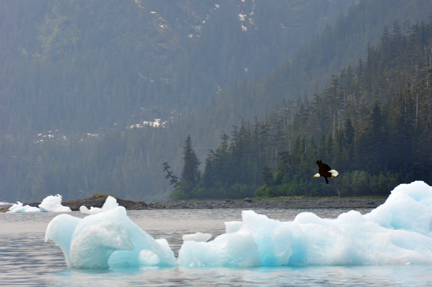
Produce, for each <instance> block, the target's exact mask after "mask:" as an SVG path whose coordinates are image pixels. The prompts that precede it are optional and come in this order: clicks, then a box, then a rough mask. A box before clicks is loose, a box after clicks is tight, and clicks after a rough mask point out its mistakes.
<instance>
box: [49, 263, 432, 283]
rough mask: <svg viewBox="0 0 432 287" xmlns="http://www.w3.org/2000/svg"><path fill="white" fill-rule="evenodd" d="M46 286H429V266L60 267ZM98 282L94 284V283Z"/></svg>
mask: <svg viewBox="0 0 432 287" xmlns="http://www.w3.org/2000/svg"><path fill="white" fill-rule="evenodd" d="M47 275H48V276H46V278H45V279H46V283H47V286H60V285H61V286H83V285H85V284H87V283H90V284H89V285H88V286H94V285H103V286H118V284H121V285H122V286H144V285H146V286H431V284H432V267H431V266H394V267H376V266H370V267H364V266H362V267H338V266H335V267H332V266H326V267H318V266H316V267H257V268H229V269H228V268H199V269H188V268H161V267H145V268H137V269H111V270H105V271H100V270H98V271H94V270H93V271H92V270H90V271H89V270H85V271H84V270H63V271H60V272H55V273H51V274H47ZM96 282H97V284H93V283H96Z"/></svg>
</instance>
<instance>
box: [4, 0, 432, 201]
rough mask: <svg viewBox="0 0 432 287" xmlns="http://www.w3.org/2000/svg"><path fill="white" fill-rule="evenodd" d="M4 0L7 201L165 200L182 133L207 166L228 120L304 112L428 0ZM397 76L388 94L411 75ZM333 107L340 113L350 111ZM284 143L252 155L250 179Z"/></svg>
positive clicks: (428, 6)
mask: <svg viewBox="0 0 432 287" xmlns="http://www.w3.org/2000/svg"><path fill="white" fill-rule="evenodd" d="M0 5H1V7H0V8H1V9H0V14H1V15H0V37H1V39H2V41H1V42H0V45H1V49H0V75H1V77H0V199H2V200H9V201H13V200H17V199H19V200H33V199H40V198H43V197H44V196H46V195H48V194H56V193H60V194H62V195H63V196H64V198H65V199H69V198H76V197H85V196H88V195H91V194H93V193H110V194H115V195H118V196H120V197H123V198H128V199H144V200H162V199H167V198H168V196H169V194H170V191H171V188H170V186H169V182H167V181H166V180H165V179H164V174H163V173H162V168H163V167H162V163H163V162H169V163H170V165H171V166H172V169H173V171H174V173H176V174H178V175H180V173H181V168H182V156H183V148H182V145H183V142H184V140H185V138H186V137H187V135H188V134H190V135H191V139H192V141H193V145H194V148H195V151H196V152H197V156H198V158H199V160H200V161H202V165H201V168H202V170H201V172H202V173H203V174H204V173H205V172H204V161H205V159H206V154H207V152H208V149H211V148H213V149H215V150H216V147H217V145H218V142H219V140H218V139H219V137H221V135H223V134H224V132H225V133H228V134H229V136H230V137H231V139H230V140H232V139H234V138H235V137H232V136H231V134H230V133H231V131H232V126H233V125H237V126H238V128H237V133H240V132H242V131H243V130H244V129H247V128H246V127H247V126H248V125H249V123H252V126H254V125H263V121H265V120H266V118H268V117H269V115H270V114H271V113H270V112H269V111H270V110H272V109H273V108H274V106H275V105H278V107H279V108H278V109H280V107H281V106H282V105H285V106H286V107H288V108H285V109H286V110H288V111H289V112H288V113H289V115H290V117H292V118H294V115H295V113H296V112H299V111H300V108H301V104H303V109H306V110H308V111H309V108H310V107H309V106H307V104H308V103H311V102H312V101H313V99H314V97H315V95H316V94H321V93H324V92H323V90H322V89H323V87H325V83H326V82H328V81H329V80H330V77H331V75H332V74H336V73H338V71H339V70H340V69H341V68H342V67H348V65H349V64H351V65H352V67H354V66H356V65H358V61H359V57H360V56H363V61H364V62H365V61H367V59H366V58H365V56H366V55H367V54H370V51H369V53H368V43H369V46H370V47H374V46H375V44H376V43H378V41H379V40H380V37H381V35H382V32H383V29H384V25H385V24H387V25H389V27H390V29H389V30H390V31H391V33H393V30H392V28H393V27H392V25H393V22H394V21H395V20H396V19H397V20H398V21H399V22H398V23H399V27H400V30H401V35H402V34H403V35H404V33H407V32H410V31H411V30H410V29H411V26H410V24H409V22H411V23H416V21H417V20H420V19H426V18H427V16H428V15H429V14H430V11H432V3H430V2H429V1H424V0H416V1H409V3H407V1H402V0H400V1H399V0H395V1H390V0H383V1H371V0H362V1H358V4H357V2H356V1H354V2H352V1H348V0H339V1H330V0H329V1H321V0H307V1H306V0H305V1H289V2H288V1H282V0H279V1H278V0H272V1H259V0H255V1H249V0H245V1H241V0H239V1H237V0H226V1H198V0H197V1H185V2H183V1H176V2H173V1H160V0H154V1H141V0H136V1H119V0H118V1H116V0H112V1H97V0H92V1H62V2H58V1H52V0H41V1H16V0H10V1H2V2H1V3H0ZM408 21H409V22H408ZM299 46H300V49H298V47H299ZM297 49H298V50H297ZM371 49H372V48H371ZM275 67H277V68H276V69H273V68H275ZM272 69H273V70H272ZM351 69H354V68H351ZM347 71H348V70H347ZM392 73H394V74H395V75H399V74H400V73H399V72H398V71H397V70H395V71H394V72H392ZM404 75H405V74H404ZM395 77H396V76H395ZM336 78H337V77H335V78H333V79H336ZM393 80H394V81H393ZM386 81H387V79H386ZM392 81H393V82H392V87H391V88H389V89H390V90H391V92H389V91H390V90H389V91H388V92H389V94H388V98H390V97H392V96H393V94H392V92H394V91H397V90H398V88H399V87H401V86H403V85H404V83H405V81H406V79H405V78H404V77H396V78H395V79H392ZM373 88H375V87H373ZM371 89H372V88H371ZM362 93H363V92H362ZM370 93H371V94H376V93H375V92H372V91H371V92H370ZM299 98H303V101H297V99H299ZM360 98H362V99H363V98H364V99H365V101H368V102H374V101H375V99H371V98H369V94H368V95H364V96H362V97H360ZM369 104H370V103H369ZM369 106H370V105H369ZM356 107H361V108H363V106H361V105H358V106H356ZM339 109H340V107H338V110H339ZM355 113H359V110H353V118H352V120H353V121H357V120H358V118H354V117H357V115H356V114H355ZM266 114H267V116H266ZM337 116H338V118H337V121H338V124H339V125H341V124H340V123H341V122H343V120H344V119H345V114H343V115H340V116H339V114H338V115H337ZM254 117H256V120H253V119H254ZM305 117H309V115H308V116H306V115H305ZM157 118H159V119H161V120H160V121H159V122H157V124H149V123H152V122H154V121H155V119H157ZM303 122H306V121H303ZM287 124H288V123H287ZM132 125H133V127H134V128H131V126H132ZM158 125H159V126H158ZM155 126H158V127H155ZM288 126H290V127H291V126H292V124H291V123H290V124H288ZM249 128H250V127H249ZM302 129H306V127H303V128H302ZM334 130H337V129H336V128H335V129H334ZM294 133H297V132H292V131H290V136H289V138H292V137H295V136H294ZM314 133H317V134H319V133H323V134H324V133H325V134H327V131H326V130H322V131H320V132H314ZM300 134H301V135H302V136H305V137H306V138H307V137H308V135H307V133H304V131H302V132H301V133H300ZM317 136H318V135H317ZM316 138H318V137H316ZM230 140H228V139H227V140H226V144H227V145H231V144H232V143H231V142H230ZM285 143H286V142H285ZM288 143H289V144H291V143H292V140H290V141H288ZM284 150H286V147H285V148H283V147H281V148H278V150H277V151H271V154H272V157H267V158H266V159H265V160H263V161H261V162H260V163H259V164H257V165H256V166H255V167H254V178H253V180H252V181H253V183H251V185H250V186H253V188H255V187H256V186H258V185H260V184H261V183H262V181H261V176H260V175H259V176H258V175H257V174H260V173H261V171H262V167H261V165H265V164H268V166H269V167H271V168H272V169H274V170H275V169H277V166H278V163H279V162H280V159H278V153H279V152H280V151H284ZM267 160H268V162H267ZM230 182H231V181H230ZM234 184H236V182H234ZM224 188H225V187H224ZM253 188H251V187H248V188H247V190H248V194H250V192H251V191H250V190H252V189H253ZM228 189H229V187H228Z"/></svg>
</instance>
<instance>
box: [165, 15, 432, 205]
mask: <svg viewBox="0 0 432 287" xmlns="http://www.w3.org/2000/svg"><path fill="white" fill-rule="evenodd" d="M431 44H432V25H431V24H425V23H423V22H421V23H418V24H415V25H413V26H411V30H410V33H409V34H407V35H404V34H402V33H401V29H400V26H399V24H398V22H397V21H395V22H394V24H393V27H392V31H391V32H389V29H388V28H387V27H385V28H384V32H383V35H382V37H381V41H380V43H379V45H378V46H377V47H375V48H372V47H370V48H369V50H368V54H367V58H366V59H365V60H360V61H359V63H358V64H357V65H356V66H354V67H351V66H348V67H347V68H345V69H342V70H341V71H340V73H339V75H338V76H332V78H331V80H330V81H329V83H328V85H327V86H326V88H325V89H323V90H322V91H321V92H316V93H314V94H313V95H312V97H311V98H310V99H309V97H307V96H304V97H303V98H302V99H300V100H299V101H298V102H297V103H296V110H295V112H294V113H293V112H292V105H291V104H292V103H288V102H284V103H282V104H280V105H277V106H276V107H275V108H274V110H273V111H272V112H270V113H268V114H267V116H266V117H265V119H263V120H262V121H258V120H256V119H255V120H254V121H253V122H249V121H243V122H242V123H241V126H240V127H236V126H234V127H233V130H232V133H231V137H229V136H228V135H226V134H223V135H222V136H221V142H220V144H219V146H218V147H217V149H216V150H212V149H211V150H209V152H208V156H207V158H206V160H205V167H204V171H203V173H202V175H201V176H195V177H190V176H189V177H185V176H183V174H186V173H187V171H186V170H187V169H190V168H192V167H193V169H194V170H196V169H197V165H198V162H196V161H193V162H194V165H187V163H188V162H189V161H190V157H186V150H187V151H188V154H190V153H191V151H190V150H191V149H192V147H191V143H190V142H191V139H190V137H188V139H187V141H186V143H185V147H186V146H187V149H185V157H184V163H185V166H184V168H183V174H182V177H181V178H180V181H179V183H178V184H177V185H176V186H175V188H174V190H173V191H172V193H171V196H172V197H173V198H175V199H184V198H240V197H246V196H254V195H256V196H300V195H304V196H336V195H338V196H362V195H387V194H388V193H389V191H391V189H392V188H394V187H395V186H396V185H397V184H399V183H401V182H411V181H413V180H424V181H426V182H428V183H429V184H432V91H431V80H432V45H431ZM239 93H241V91H239ZM192 153H193V152H192ZM192 158H193V157H192ZM317 159H321V160H323V161H324V162H325V163H327V164H329V165H330V166H331V167H332V168H335V169H337V170H338V171H339V173H340V175H339V177H337V178H336V179H335V180H333V181H331V182H330V184H329V185H327V184H325V182H324V180H320V179H316V178H312V176H313V174H315V173H316V172H317V169H318V167H317V166H316V164H315V161H316V160H317Z"/></svg>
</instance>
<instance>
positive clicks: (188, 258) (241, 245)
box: [177, 231, 260, 267]
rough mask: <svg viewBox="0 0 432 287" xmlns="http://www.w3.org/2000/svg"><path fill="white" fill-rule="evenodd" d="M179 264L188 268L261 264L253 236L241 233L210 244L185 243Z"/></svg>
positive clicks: (221, 238)
mask: <svg viewBox="0 0 432 287" xmlns="http://www.w3.org/2000/svg"><path fill="white" fill-rule="evenodd" d="M177 263H178V264H179V265H180V266H188V267H216V266H224V267H239V266H240V267H251V266H259V263H260V262H259V256H258V249H257V246H256V244H255V242H254V240H253V237H252V235H251V234H250V233H248V232H246V231H243V232H240V231H239V232H236V233H229V234H222V235H220V236H218V237H216V238H215V239H214V240H212V241H210V242H195V241H185V242H183V245H182V247H181V249H180V251H179V257H178V260H177Z"/></svg>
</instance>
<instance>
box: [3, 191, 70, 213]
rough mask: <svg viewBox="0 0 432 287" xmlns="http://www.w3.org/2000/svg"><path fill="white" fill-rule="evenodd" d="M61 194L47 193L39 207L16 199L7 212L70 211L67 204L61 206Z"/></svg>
mask: <svg viewBox="0 0 432 287" xmlns="http://www.w3.org/2000/svg"><path fill="white" fill-rule="evenodd" d="M61 201H62V196H61V195H60V194H57V195H55V196H53V195H49V196H47V197H45V198H44V200H42V203H41V204H39V207H35V206H29V205H25V206H23V204H22V203H21V202H19V201H17V203H16V204H14V205H12V206H11V207H10V208H9V210H8V212H10V213H27V212H71V211H72V210H71V209H70V207H69V206H63V205H62V204H61Z"/></svg>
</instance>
